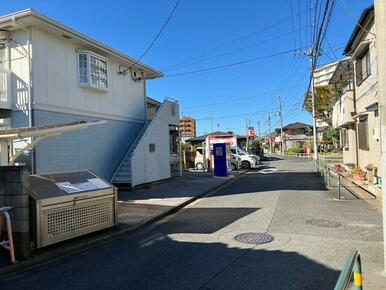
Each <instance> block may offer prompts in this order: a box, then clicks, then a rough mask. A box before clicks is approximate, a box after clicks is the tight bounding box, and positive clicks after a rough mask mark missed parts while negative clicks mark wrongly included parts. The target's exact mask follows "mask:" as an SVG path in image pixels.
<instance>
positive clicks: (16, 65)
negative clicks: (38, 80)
mask: <svg viewBox="0 0 386 290" xmlns="http://www.w3.org/2000/svg"><path fill="white" fill-rule="evenodd" d="M10 36H11V39H12V40H11V41H10V42H9V70H10V71H11V95H12V109H13V110H14V111H22V112H23V113H24V114H25V116H26V118H27V119H28V116H27V115H28V103H29V96H28V87H29V84H30V73H29V58H28V48H29V53H30V55H32V45H31V44H30V45H28V41H29V32H28V31H26V30H22V29H20V30H16V31H12V33H11V35H10ZM25 125H28V124H25Z"/></svg>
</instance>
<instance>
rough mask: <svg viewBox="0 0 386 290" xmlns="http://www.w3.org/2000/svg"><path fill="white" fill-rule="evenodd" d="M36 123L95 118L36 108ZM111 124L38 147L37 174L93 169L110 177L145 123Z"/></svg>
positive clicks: (65, 136)
mask: <svg viewBox="0 0 386 290" xmlns="http://www.w3.org/2000/svg"><path fill="white" fill-rule="evenodd" d="M34 116H35V123H36V125H44V124H53V123H63V122H69V121H74V120H79V119H82V120H93V119H92V118H88V117H84V116H79V115H68V114H60V113H54V112H47V111H37V110H35V111H34ZM107 121H108V122H107V124H104V125H98V126H94V127H90V128H88V129H85V130H80V131H74V132H70V133H65V134H63V135H62V136H58V137H53V138H49V139H46V140H44V141H42V142H41V143H40V144H38V145H37V146H36V170H37V173H46V172H60V171H72V170H82V169H91V170H93V171H94V172H95V173H96V174H97V175H100V176H101V177H104V178H106V179H110V178H111V177H112V175H113V173H114V171H115V170H116V168H117V167H118V165H119V163H120V161H121V160H122V158H123V157H124V156H125V153H126V152H127V150H128V149H129V147H130V145H131V144H132V142H133V141H134V139H135V137H136V136H137V134H138V132H139V130H140V129H141V127H142V125H143V124H137V123H129V122H122V121H115V120H107Z"/></svg>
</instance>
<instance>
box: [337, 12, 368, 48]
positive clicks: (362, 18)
mask: <svg viewBox="0 0 386 290" xmlns="http://www.w3.org/2000/svg"><path fill="white" fill-rule="evenodd" d="M373 11H374V5H371V6H369V7H367V8H366V9H365V10H363V12H362V14H361V16H360V18H359V20H358V22H357V24H356V25H355V28H354V30H353V32H352V33H351V36H350V38H349V41H348V42H347V44H346V46H345V48H344V49H343V53H344V54H345V55H350V53H351V50H352V45H353V43H354V41H355V39H356V38H357V36H358V35H359V33H360V32H361V30H362V27H363V25H364V23H365V21H366V19H367V17H368V16H369V15H370V14H371V12H373Z"/></svg>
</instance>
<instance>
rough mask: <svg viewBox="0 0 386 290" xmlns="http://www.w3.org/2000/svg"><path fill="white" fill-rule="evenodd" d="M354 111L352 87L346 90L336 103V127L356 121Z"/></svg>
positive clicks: (334, 116)
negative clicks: (353, 115)
mask: <svg viewBox="0 0 386 290" xmlns="http://www.w3.org/2000/svg"><path fill="white" fill-rule="evenodd" d="M354 112H355V110H354V98H353V91H352V90H351V89H347V90H344V91H343V94H342V96H341V98H340V99H339V100H338V101H337V102H336V103H335V105H334V107H333V110H332V125H333V126H334V128H339V127H344V126H347V125H348V124H350V123H354V122H355V120H354V119H353V118H352V113H354Z"/></svg>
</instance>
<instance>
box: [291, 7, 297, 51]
mask: <svg viewBox="0 0 386 290" xmlns="http://www.w3.org/2000/svg"><path fill="white" fill-rule="evenodd" d="M290 11H291V17H292V20H291V21H292V31H293V33H294V49H296V48H297V45H296V36H295V22H294V11H293V7H292V0H290Z"/></svg>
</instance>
